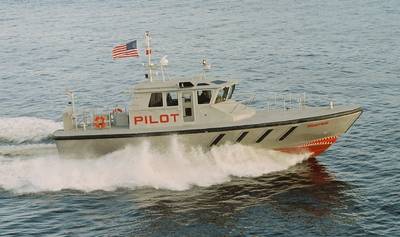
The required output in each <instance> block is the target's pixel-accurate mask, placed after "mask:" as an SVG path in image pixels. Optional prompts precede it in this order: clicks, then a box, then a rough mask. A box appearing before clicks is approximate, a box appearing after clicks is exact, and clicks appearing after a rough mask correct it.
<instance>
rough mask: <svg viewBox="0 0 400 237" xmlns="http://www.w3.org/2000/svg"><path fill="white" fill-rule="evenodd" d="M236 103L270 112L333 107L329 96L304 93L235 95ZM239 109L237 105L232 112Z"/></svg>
mask: <svg viewBox="0 0 400 237" xmlns="http://www.w3.org/2000/svg"><path fill="white" fill-rule="evenodd" d="M236 98H239V100H236V101H237V102H239V103H241V104H245V105H249V106H252V107H256V108H258V109H267V110H268V111H270V110H284V111H285V110H293V109H298V110H302V109H304V108H306V107H309V106H328V107H333V106H334V104H335V103H334V101H333V100H332V99H331V98H330V97H329V96H322V95H319V96H313V97H312V98H309V97H307V94H306V93H288V94H278V93H268V94H265V93H262V94H255V93H246V94H237V95H236ZM237 109H239V105H236V106H235V107H234V109H233V110H232V112H234V111H236V110H237Z"/></svg>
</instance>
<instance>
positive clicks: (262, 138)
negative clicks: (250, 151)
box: [256, 129, 273, 143]
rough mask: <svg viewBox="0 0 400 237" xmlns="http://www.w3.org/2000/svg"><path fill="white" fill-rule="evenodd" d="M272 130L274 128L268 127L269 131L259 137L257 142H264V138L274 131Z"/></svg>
mask: <svg viewBox="0 0 400 237" xmlns="http://www.w3.org/2000/svg"><path fill="white" fill-rule="evenodd" d="M272 130H273V129H268V130H267V131H265V133H264V134H263V135H261V137H259V138H258V139H257V141H256V143H260V142H262V141H263V140H264V138H266V137H267V136H268V134H270V133H271V132H272Z"/></svg>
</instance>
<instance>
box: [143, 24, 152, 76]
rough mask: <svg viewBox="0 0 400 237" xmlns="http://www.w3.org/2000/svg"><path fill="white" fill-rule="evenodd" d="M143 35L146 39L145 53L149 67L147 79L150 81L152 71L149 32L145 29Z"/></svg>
mask: <svg viewBox="0 0 400 237" xmlns="http://www.w3.org/2000/svg"><path fill="white" fill-rule="evenodd" d="M144 37H145V40H146V55H147V58H148V65H147V66H148V68H149V79H150V81H153V73H152V71H151V47H150V39H151V38H150V32H148V31H146V32H145V33H144Z"/></svg>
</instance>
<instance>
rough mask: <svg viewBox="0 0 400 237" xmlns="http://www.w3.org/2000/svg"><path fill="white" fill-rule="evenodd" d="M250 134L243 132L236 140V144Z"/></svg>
mask: <svg viewBox="0 0 400 237" xmlns="http://www.w3.org/2000/svg"><path fill="white" fill-rule="evenodd" d="M247 134H249V132H242V134H240V136H239V137H238V139H237V140H236V142H241V141H242V140H243V138H244V137H245V136H246V135H247Z"/></svg>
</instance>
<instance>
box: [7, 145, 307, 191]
mask: <svg viewBox="0 0 400 237" xmlns="http://www.w3.org/2000/svg"><path fill="white" fill-rule="evenodd" d="M172 140H173V141H172V142H171V144H170V146H169V147H170V149H169V150H167V151H164V152H159V151H155V150H153V149H152V147H150V145H149V144H148V143H143V144H142V145H140V146H136V147H127V148H125V149H123V150H120V151H117V152H114V153H112V154H109V155H106V156H103V157H98V158H96V159H88V158H82V159H65V158H61V157H60V156H58V155H55V154H52V155H48V154H45V155H41V156H35V157H25V156H22V157H1V155H0V187H2V188H4V189H6V190H11V191H13V192H22V193H26V192H42V191H59V190H62V189H75V190H82V191H86V192H90V191H94V190H106V191H112V190H115V189H117V188H129V189H136V188H142V187H152V188H156V189H169V190H187V189H190V188H191V187H193V186H203V187H205V186H210V185H215V184H220V183H224V182H228V181H230V180H231V178H232V177H233V176H236V177H256V176H260V175H263V174H267V173H270V172H276V171H281V170H285V169H287V168H289V167H290V166H293V165H295V164H297V163H299V162H301V161H303V160H304V159H306V158H307V157H308V154H302V155H289V154H285V153H280V152H276V151H268V150H263V149H255V148H252V147H247V146H243V145H240V144H235V145H224V146H221V147H216V148H213V149H212V150H211V151H208V152H203V151H202V150H201V149H190V150H185V149H184V148H183V147H182V146H181V145H179V144H178V143H177V142H176V139H172Z"/></svg>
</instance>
